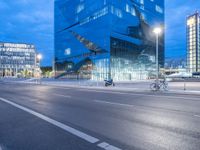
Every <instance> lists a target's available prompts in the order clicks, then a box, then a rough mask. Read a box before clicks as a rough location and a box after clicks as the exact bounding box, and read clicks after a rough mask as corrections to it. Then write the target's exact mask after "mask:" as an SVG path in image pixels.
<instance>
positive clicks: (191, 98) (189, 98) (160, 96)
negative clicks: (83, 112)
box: [78, 89, 200, 101]
mask: <svg viewBox="0 0 200 150" xmlns="http://www.w3.org/2000/svg"><path fill="white" fill-rule="evenodd" d="M78 90H79V91H90V92H97V93H111V94H121V95H136V96H150V97H158V98H174V99H185V100H197V101H200V98H194V97H179V96H177V97H176V96H162V95H151V94H136V93H124V92H112V91H102V90H90V89H78ZM129 92H130V91H129Z"/></svg>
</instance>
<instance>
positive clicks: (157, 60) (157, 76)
mask: <svg viewBox="0 0 200 150" xmlns="http://www.w3.org/2000/svg"><path fill="white" fill-rule="evenodd" d="M158 37H159V34H156V80H157V82H158V79H159V63H158V62H159V59H158V48H159V46H158Z"/></svg>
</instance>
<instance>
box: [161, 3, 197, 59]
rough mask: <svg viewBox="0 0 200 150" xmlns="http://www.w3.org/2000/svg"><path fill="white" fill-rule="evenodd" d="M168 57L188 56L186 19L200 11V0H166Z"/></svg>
mask: <svg viewBox="0 0 200 150" xmlns="http://www.w3.org/2000/svg"><path fill="white" fill-rule="evenodd" d="M165 10H166V16H165V19H166V27H165V28H166V32H165V34H166V43H165V44H166V49H165V51H166V57H174V58H179V57H184V56H186V17H187V16H188V15H190V14H193V13H194V12H195V11H197V10H198V11H200V0H165Z"/></svg>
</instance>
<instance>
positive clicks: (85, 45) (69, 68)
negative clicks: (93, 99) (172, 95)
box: [54, 0, 164, 81]
mask: <svg viewBox="0 0 200 150" xmlns="http://www.w3.org/2000/svg"><path fill="white" fill-rule="evenodd" d="M155 26H162V27H163V28H164V0H73V1H72V0H55V66H54V67H55V71H56V77H57V78H59V77H64V78H83V79H92V80H103V79H107V78H113V79H114V80H115V81H116V80H117V81H120V80H121V81H123V80H134V79H147V78H150V77H153V76H154V75H155V71H156V65H155V64H156V62H155V61H156V58H155V56H156V54H155V53H156V46H155V45H156V43H155V41H156V38H155V35H154V34H153V32H152V31H153V28H154V27H155ZM159 39H160V40H159V64H160V67H163V66H164V34H162V36H161V37H160V38H159Z"/></svg>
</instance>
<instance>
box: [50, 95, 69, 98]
mask: <svg viewBox="0 0 200 150" xmlns="http://www.w3.org/2000/svg"><path fill="white" fill-rule="evenodd" d="M53 95H55V96H61V97H66V98H71V96H69V95H62V94H53Z"/></svg>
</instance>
